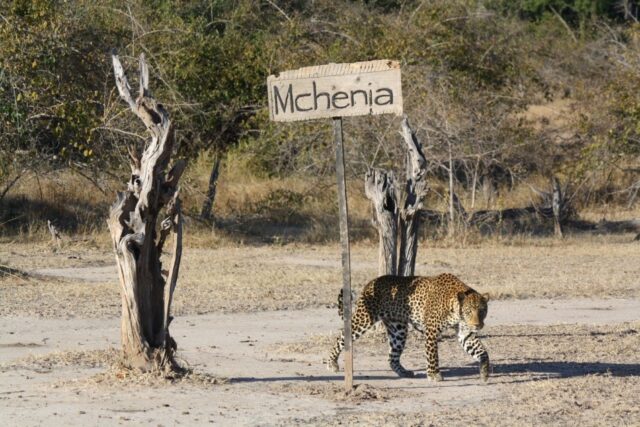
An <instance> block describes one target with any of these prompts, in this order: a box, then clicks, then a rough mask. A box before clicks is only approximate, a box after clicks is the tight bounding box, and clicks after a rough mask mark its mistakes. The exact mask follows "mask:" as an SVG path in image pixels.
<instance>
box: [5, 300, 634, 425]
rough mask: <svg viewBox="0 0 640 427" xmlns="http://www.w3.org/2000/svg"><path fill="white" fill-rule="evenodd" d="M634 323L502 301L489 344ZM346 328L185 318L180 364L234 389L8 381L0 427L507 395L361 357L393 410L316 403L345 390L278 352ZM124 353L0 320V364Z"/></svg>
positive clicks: (331, 317)
mask: <svg viewBox="0 0 640 427" xmlns="http://www.w3.org/2000/svg"><path fill="white" fill-rule="evenodd" d="M638 313H640V300H624V299H610V300H589V299H572V300H540V299H538V300H527V301H495V302H492V303H491V306H490V313H489V318H488V322H487V329H486V333H488V334H491V327H492V326H496V327H498V326H499V325H514V324H527V325H549V324H558V323H571V324H589V325H592V324H610V323H619V322H630V321H636V320H637V319H638ZM339 327H340V321H339V318H338V316H337V313H336V310H335V309H310V310H304V311H276V312H257V313H236V314H207V315H201V316H185V317H178V318H176V319H175V321H174V323H173V325H172V331H173V333H174V336H175V337H176V340H177V341H178V344H179V346H180V348H181V356H182V357H183V358H184V359H185V360H187V361H188V362H189V364H190V365H191V366H192V367H194V368H195V369H196V370H198V371H200V372H207V373H211V374H214V375H218V376H224V377H227V378H230V379H231V381H230V383H229V384H225V385H215V386H210V387H208V388H203V387H196V386H190V385H180V386H173V387H164V388H161V389H159V390H156V391H154V392H153V394H152V393H151V392H150V391H149V390H148V389H146V388H144V387H133V388H128V389H127V390H126V392H124V391H123V390H122V389H121V388H118V387H106V386H105V387H86V386H82V382H80V383H78V386H74V385H73V383H72V384H71V385H69V384H68V383H67V384H66V385H63V386H59V387H56V386H55V385H56V384H59V383H60V382H61V381H63V380H70V379H82V378H85V377H89V376H91V375H93V374H95V373H97V372H100V371H102V370H103V369H102V368H83V367H78V366H70V367H56V368H54V369H51V370H45V371H40V372H39V371H38V370H36V369H29V368H28V367H25V368H21V369H10V370H7V369H4V370H3V369H0V424H4V425H12V424H16V423H20V424H21V425H34V424H40V423H45V424H59V425H62V424H64V425H83V424H84V425H86V424H87V423H91V424H98V425H101V424H114V423H116V422H117V423H126V422H135V423H150V422H152V421H153V422H154V423H162V424H176V423H183V424H202V423H207V422H209V421H214V422H216V423H222V424H226V425H238V424H242V425H257V424H279V423H292V424H296V423H299V422H301V421H302V420H305V419H309V418H313V417H320V416H331V415H335V414H342V413H344V414H350V413H351V414H355V413H374V412H380V411H389V410H390V409H391V408H394V410H400V411H402V412H403V413H412V412H418V411H426V410H430V409H434V408H438V407H440V406H441V402H443V401H444V402H447V403H446V404H447V405H457V406H459V405H468V404H471V403H478V402H482V401H483V400H485V399H495V398H498V397H499V396H501V395H502V394H504V393H505V391H506V390H507V389H508V385H507V383H506V382H505V381H506V379H505V378H501V376H500V375H497V376H496V377H494V378H492V381H490V383H489V384H488V385H485V384H481V383H480V382H479V381H478V380H477V376H476V369H477V368H475V367H473V368H471V367H459V368H454V369H449V370H448V371H445V377H446V379H447V380H446V381H445V382H443V383H441V384H439V385H434V384H432V383H428V382H427V381H425V379H424V376H423V375H421V376H420V377H418V378H416V379H402V380H399V379H397V378H396V377H395V376H393V375H392V373H391V372H390V371H389V370H388V369H387V364H386V356H385V355H384V354H375V355H371V354H368V353H366V352H364V354H359V353H358V349H357V347H356V382H358V383H361V384H362V383H366V384H368V385H371V386H373V387H375V388H377V389H384V390H392V392H391V393H392V394H393V403H392V406H390V405H391V403H390V402H385V401H384V399H383V400H376V399H372V400H365V401H359V402H343V401H334V400H331V399H324V398H319V397H317V396H314V394H318V393H321V392H323V390H324V391H326V387H327V385H329V387H331V386H330V384H331V383H333V384H335V387H337V388H339V386H340V385H341V381H342V378H341V377H340V376H339V375H334V374H331V373H329V372H328V371H326V370H325V368H324V367H323V366H322V364H321V359H322V358H323V357H324V356H325V355H324V354H320V353H318V354H308V353H304V352H303V353H295V352H294V353H291V354H286V353H282V352H279V351H276V350H274V348H276V347H277V346H278V345H286V344H288V343H297V342H304V341H305V340H310V339H312V338H313V337H314V336H317V335H323V334H324V335H326V334H328V333H330V332H331V331H334V332H335V331H337V330H338V328H339ZM118 341H119V322H118V319H115V318H113V319H69V320H62V319H60V320H56V319H38V318H32V317H5V318H2V319H0V364H2V363H7V362H10V361H13V360H15V359H19V358H21V357H24V356H27V355H38V354H47V353H51V352H55V351H68V350H92V349H105V348H108V347H114V346H116V347H117V345H118ZM416 360H418V361H419V359H416ZM412 362H413V360H412ZM414 363H415V362H414ZM418 363H421V362H418ZM443 366H447V365H446V361H445V362H443ZM503 377H505V376H504V375H503ZM323 387H324V389H323ZM461 390H464V393H461Z"/></svg>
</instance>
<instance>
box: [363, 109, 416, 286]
mask: <svg viewBox="0 0 640 427" xmlns="http://www.w3.org/2000/svg"><path fill="white" fill-rule="evenodd" d="M401 128H402V130H401V134H402V136H403V138H404V141H405V143H406V146H407V157H406V164H405V170H406V183H405V187H404V190H403V191H401V192H398V191H397V188H396V186H395V179H394V175H393V172H390V171H384V170H380V169H373V170H370V171H368V172H367V174H366V175H365V178H364V181H365V185H364V190H365V195H366V196H367V198H368V199H369V200H371V203H372V204H373V209H374V212H375V221H374V225H375V227H376V228H377V229H378V236H379V237H380V240H379V242H380V243H379V255H378V275H380V276H382V275H385V274H390V275H400V276H412V275H413V274H414V271H415V266H416V255H417V252H418V228H419V224H420V209H422V200H423V199H424V196H425V195H426V193H427V183H426V175H427V173H426V168H427V161H426V158H425V156H424V153H423V152H422V144H420V142H419V141H418V138H416V134H415V132H414V131H413V130H412V129H411V127H410V126H409V120H408V119H407V117H406V116H405V117H404V119H403V120H402V123H401ZM398 193H400V194H398ZM398 238H399V239H400V247H399V250H398Z"/></svg>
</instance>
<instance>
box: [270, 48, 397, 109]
mask: <svg viewBox="0 0 640 427" xmlns="http://www.w3.org/2000/svg"><path fill="white" fill-rule="evenodd" d="M267 88H268V92H269V115H270V117H271V120H274V121H277V122H291V121H298V120H310V119H319V118H325V117H345V116H363V115H370V114H386V113H391V114H395V115H401V114H402V84H401V80H400V64H399V63H398V62H397V61H389V60H386V59H382V60H377V61H368V62H355V63H352V64H328V65H319V66H315V67H305V68H300V69H298V70H290V71H284V72H282V73H279V74H276V75H272V76H269V78H268V79H267Z"/></svg>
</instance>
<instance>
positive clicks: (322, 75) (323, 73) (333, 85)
mask: <svg viewBox="0 0 640 427" xmlns="http://www.w3.org/2000/svg"><path fill="white" fill-rule="evenodd" d="M267 91H268V95H269V117H270V118H271V120H273V121H276V122H293V121H298V120H312V119H320V118H332V119H333V139H334V141H335V146H336V177H337V180H338V205H339V210H340V242H341V244H342V302H343V308H344V312H343V314H344V383H345V387H346V389H347V391H351V389H352V388H353V346H352V344H353V343H352V338H351V261H350V259H349V257H350V252H349V216H348V209H347V185H346V180H345V172H344V145H343V140H342V118H343V117H346V116H365V115H376V114H395V115H398V116H400V115H402V82H401V79H400V64H399V63H398V62H397V61H389V60H386V59H381V60H376V61H368V62H355V63H352V64H327V65H319V66H313V67H306V68H300V69H298V70H289V71H283V72H281V73H278V74H276V75H272V76H269V77H268V78H267Z"/></svg>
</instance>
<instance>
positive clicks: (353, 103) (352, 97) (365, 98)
mask: <svg viewBox="0 0 640 427" xmlns="http://www.w3.org/2000/svg"><path fill="white" fill-rule="evenodd" d="M358 93H361V94H362V96H363V97H364V98H363V99H364V103H365V104H369V103H368V102H367V101H368V99H367V92H366V91H364V90H352V91H351V105H352V106H355V105H356V94H358Z"/></svg>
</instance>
